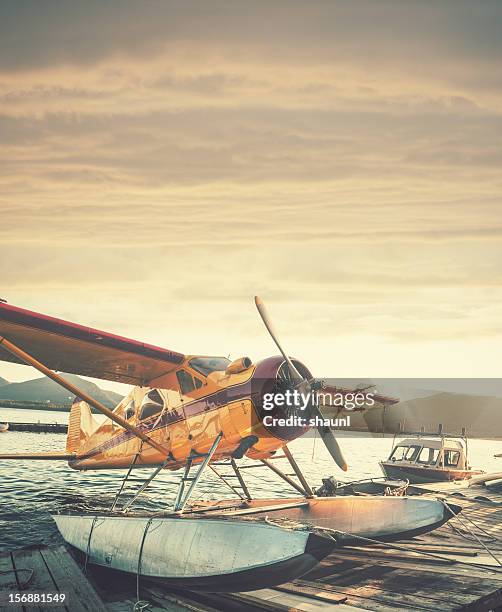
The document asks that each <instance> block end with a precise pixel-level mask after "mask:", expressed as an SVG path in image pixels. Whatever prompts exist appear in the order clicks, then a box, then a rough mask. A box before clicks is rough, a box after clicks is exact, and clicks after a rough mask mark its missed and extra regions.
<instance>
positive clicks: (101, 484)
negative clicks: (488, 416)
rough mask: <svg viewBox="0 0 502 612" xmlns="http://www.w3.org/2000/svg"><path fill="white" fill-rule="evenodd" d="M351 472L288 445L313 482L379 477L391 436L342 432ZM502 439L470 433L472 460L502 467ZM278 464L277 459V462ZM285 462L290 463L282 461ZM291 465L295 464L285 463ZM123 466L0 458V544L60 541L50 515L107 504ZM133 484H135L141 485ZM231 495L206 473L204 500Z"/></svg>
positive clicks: (148, 505)
mask: <svg viewBox="0 0 502 612" xmlns="http://www.w3.org/2000/svg"><path fill="white" fill-rule="evenodd" d="M1 421H11V422H13V421H18V422H36V421H41V422H46V423H47V422H57V423H66V422H67V421H68V414H67V413H63V412H52V411H42V410H18V409H15V410H12V409H7V408H0V422H1ZM65 441H66V437H65V436H64V435H62V434H35V433H21V432H8V433H4V434H0V452H2V453H9V452H12V453H15V452H23V451H24V452H44V451H63V450H64V446H65ZM340 444H341V446H342V448H343V451H344V454H345V457H346V459H347V462H348V463H349V466H350V467H349V472H348V473H347V474H344V473H342V472H341V471H340V470H339V469H338V468H337V467H336V465H334V463H333V461H332V460H331V458H330V457H329V455H328V454H327V452H326V450H325V449H324V446H323V444H322V442H321V441H320V440H319V439H313V438H312V437H309V438H302V439H299V440H295V441H294V442H293V443H292V444H290V448H291V450H292V451H293V453H294V455H295V458H296V459H297V461H298V463H299V464H300V466H301V467H302V470H303V472H304V473H305V475H306V476H307V477H308V479H309V481H310V483H311V484H312V485H313V486H317V485H319V484H320V483H321V478H323V477H326V476H330V475H334V476H335V477H336V478H338V479H340V480H356V479H360V478H366V477H370V476H381V473H380V468H379V466H378V461H380V460H381V459H382V458H384V457H386V456H387V455H388V453H389V451H390V448H391V446H392V437H390V438H389V437H387V438H381V437H378V438H377V437H375V438H371V437H368V436H366V435H363V434H356V433H352V434H350V433H344V435H343V436H340ZM496 453H502V441H493V440H469V454H470V462H471V464H472V465H473V467H477V468H481V469H484V470H485V471H487V472H495V471H502V459H495V458H494V457H493V455H494V454H496ZM279 464H280V460H279V461H278V462H277V465H279ZM283 467H286V466H283ZM286 471H288V472H290V471H291V469H286ZM150 472H151V468H150V469H140V470H136V471H135V473H134V474H135V477H136V478H138V477H142V478H146V477H147V475H148V474H149V473H150ZM123 475H124V472H123V471H112V470H110V471H97V472H77V471H75V470H72V469H70V468H69V467H68V465H67V464H66V463H65V462H64V461H17V462H11V461H2V462H0V550H9V549H13V548H19V547H20V546H24V545H27V544H35V543H47V544H50V543H56V542H59V541H60V536H59V535H58V532H57V529H56V526H55V524H54V522H53V521H52V519H51V517H50V514H51V513H54V512H57V511H69V510H72V511H89V510H106V509H108V508H109V507H110V505H111V503H112V501H113V499H114V496H115V492H116V491H117V489H118V487H119V485H120V482H121V479H122V477H123ZM245 476H246V480H247V482H248V486H249V487H250V489H251V491H252V492H254V495H255V496H256V497H260V496H261V497H264V496H274V497H287V496H291V495H292V496H294V495H296V493H295V492H294V491H293V490H292V489H290V488H289V487H288V486H287V485H286V483H283V481H281V480H280V479H279V478H277V477H276V476H275V475H274V474H272V472H270V471H269V470H267V469H266V468H263V469H256V470H246V472H245ZM179 478H180V472H167V473H165V474H162V475H161V476H159V477H158V478H157V479H156V480H155V481H154V482H153V484H152V485H151V487H150V488H149V489H148V490H147V492H146V493H145V494H144V496H143V497H141V498H140V500H141V503H139V501H140V500H138V504H137V505H136V507H137V508H138V509H148V510H161V509H164V508H168V507H169V505H170V504H171V503H172V501H173V499H174V495H175V493H176V487H177V482H178V480H179ZM136 486H138V485H137V484H136ZM227 496H228V489H226V487H225V485H223V484H222V483H221V481H219V480H218V479H217V478H216V476H214V475H213V474H212V473H211V472H209V473H208V474H207V475H206V476H205V478H204V479H203V480H201V483H200V485H199V488H198V494H196V497H197V498H199V499H202V498H204V499H218V498H221V497H227Z"/></svg>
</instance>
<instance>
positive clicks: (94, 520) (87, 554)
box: [84, 515, 99, 574]
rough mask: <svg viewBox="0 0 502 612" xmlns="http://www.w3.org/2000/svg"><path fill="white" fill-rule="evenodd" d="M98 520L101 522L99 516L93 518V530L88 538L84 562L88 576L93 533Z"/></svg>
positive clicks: (85, 572)
mask: <svg viewBox="0 0 502 612" xmlns="http://www.w3.org/2000/svg"><path fill="white" fill-rule="evenodd" d="M98 520H99V517H98V516H97V515H96V516H94V517H93V519H92V525H91V529H90V531H89V537H88V538H87V547H86V550H85V561H84V574H87V563H88V561H89V557H90V554H91V538H92V532H93V531H94V527H95V525H96V523H97V522H98Z"/></svg>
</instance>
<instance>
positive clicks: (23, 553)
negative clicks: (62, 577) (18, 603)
mask: <svg viewBox="0 0 502 612" xmlns="http://www.w3.org/2000/svg"><path fill="white" fill-rule="evenodd" d="M12 563H13V565H14V567H15V568H16V573H17V575H18V581H19V582H21V581H23V580H24V579H25V576H26V574H25V576H22V574H21V572H22V570H27V571H29V572H31V575H30V577H29V579H28V578H26V582H25V584H26V586H25V588H23V589H22V593H23V594H24V595H29V594H33V592H34V591H35V592H39V593H54V592H55V591H56V590H57V589H56V585H55V584H54V581H53V580H52V578H51V576H50V574H49V572H48V571H47V567H46V566H45V563H44V561H43V559H42V557H41V556H40V553H39V551H38V550H36V549H35V550H34V549H32V548H21V549H20V550H15V551H13V553H12ZM20 590H21V589H20ZM23 607H24V609H25V610H27V611H30V612H31V611H35V610H37V611H42V610H44V611H46V612H61V610H62V608H61V607H60V606H53V605H50V604H47V605H44V606H43V608H42V606H41V605H38V604H30V603H26V604H24V605H23ZM63 609H64V608H63Z"/></svg>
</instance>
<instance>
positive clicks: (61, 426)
mask: <svg viewBox="0 0 502 612" xmlns="http://www.w3.org/2000/svg"><path fill="white" fill-rule="evenodd" d="M10 431H30V432H32V433H64V434H65V433H67V432H68V425H66V423H41V422H40V421H38V423H15V422H10V423H9V429H8V432H10ZM8 432H7V433H8Z"/></svg>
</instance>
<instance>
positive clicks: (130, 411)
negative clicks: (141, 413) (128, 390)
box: [124, 399, 136, 421]
mask: <svg viewBox="0 0 502 612" xmlns="http://www.w3.org/2000/svg"><path fill="white" fill-rule="evenodd" d="M135 413H136V406H135V405H134V400H133V399H131V400H130V401H129V403H128V404H127V406H126V407H125V410H124V419H125V420H126V421H128V420H129V419H132V417H133V416H134V415H135Z"/></svg>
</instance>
